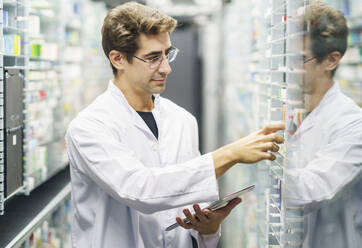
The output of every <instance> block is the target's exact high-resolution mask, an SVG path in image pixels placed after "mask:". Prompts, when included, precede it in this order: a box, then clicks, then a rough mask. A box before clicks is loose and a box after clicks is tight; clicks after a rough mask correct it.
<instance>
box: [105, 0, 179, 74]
mask: <svg viewBox="0 0 362 248" xmlns="http://www.w3.org/2000/svg"><path fill="white" fill-rule="evenodd" d="M176 25H177V21H176V20H175V19H173V18H172V17H170V16H168V15H165V14H163V13H161V12H159V11H158V10H156V9H153V8H151V7H148V6H145V5H142V4H139V3H136V2H127V3H124V4H122V5H119V6H117V7H115V8H113V9H111V10H110V11H109V12H108V14H107V16H106V17H105V18H104V23H103V27H102V47H103V51H104V53H105V54H106V56H107V58H108V59H109V57H108V56H109V52H110V51H112V50H117V51H120V52H122V53H124V54H125V55H126V59H127V61H128V62H129V63H132V58H133V55H134V54H135V52H136V51H137V50H138V48H139V44H138V37H139V35H140V33H143V34H146V35H149V34H150V35H157V34H159V33H163V32H168V33H172V32H173V30H174V29H175V27H176ZM111 66H112V70H113V74H114V75H115V74H116V73H117V69H116V68H115V67H114V66H113V65H112V63H111Z"/></svg>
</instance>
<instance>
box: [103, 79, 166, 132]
mask: <svg viewBox="0 0 362 248" xmlns="http://www.w3.org/2000/svg"><path fill="white" fill-rule="evenodd" d="M107 91H109V92H111V94H112V95H113V96H115V97H116V98H117V100H118V101H120V103H121V105H122V106H123V107H124V108H125V109H126V111H127V112H128V113H129V114H130V115H131V117H132V120H133V124H134V125H135V126H136V127H138V128H140V129H142V130H143V131H146V132H147V133H149V134H151V135H152V136H153V137H154V135H153V133H152V132H151V130H150V129H149V127H148V126H147V124H146V123H145V122H144V120H143V119H142V117H141V116H140V115H139V114H138V113H137V112H136V110H134V108H132V106H131V105H130V104H129V103H128V101H127V99H126V97H125V96H124V95H123V93H122V91H121V90H120V89H119V88H118V87H117V86H116V85H115V84H114V81H113V80H112V79H111V80H110V81H109V83H108V88H107ZM153 96H154V98H155V99H154V108H153V110H152V113H153V114H154V117H155V120H156V123H157V126H158V128H159V116H160V94H153Z"/></svg>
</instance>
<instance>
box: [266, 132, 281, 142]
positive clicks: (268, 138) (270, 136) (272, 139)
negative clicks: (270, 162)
mask: <svg viewBox="0 0 362 248" xmlns="http://www.w3.org/2000/svg"><path fill="white" fill-rule="evenodd" d="M265 141H269V142H275V143H277V144H282V143H283V142H284V137H283V136H281V135H279V134H276V133H271V134H268V135H267V136H266V137H265Z"/></svg>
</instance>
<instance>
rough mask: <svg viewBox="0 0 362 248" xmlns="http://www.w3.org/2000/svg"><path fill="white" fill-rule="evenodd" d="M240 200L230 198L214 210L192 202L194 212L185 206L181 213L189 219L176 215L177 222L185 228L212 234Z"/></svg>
mask: <svg viewBox="0 0 362 248" xmlns="http://www.w3.org/2000/svg"><path fill="white" fill-rule="evenodd" d="M240 202H241V198H235V199H233V200H231V201H230V202H229V203H228V204H227V205H226V206H225V207H223V208H219V209H217V210H215V211H211V210H210V209H201V208H200V206H199V205H198V204H194V205H193V208H194V210H195V214H192V213H191V212H190V210H189V209H187V208H185V209H184V210H183V213H184V214H185V216H186V218H187V219H188V220H189V223H186V222H188V221H186V222H185V221H184V220H183V219H182V218H180V217H176V221H177V223H178V224H179V225H180V226H181V227H183V228H185V229H194V230H196V231H198V232H199V233H200V234H213V233H216V232H217V230H219V226H220V224H221V222H222V221H223V220H224V219H225V218H226V217H227V216H228V215H229V214H230V212H231V210H232V209H233V208H234V207H236V205H238V204H239V203H240Z"/></svg>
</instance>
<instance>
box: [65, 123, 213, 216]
mask: <svg viewBox="0 0 362 248" xmlns="http://www.w3.org/2000/svg"><path fill="white" fill-rule="evenodd" d="M80 123H81V125H80ZM80 123H75V124H73V125H72V124H71V125H70V127H69V128H68V131H67V134H66V142H67V151H68V156H69V158H70V165H71V167H72V168H71V169H72V170H73V171H74V172H76V173H83V174H85V175H87V176H88V177H90V178H91V179H92V180H93V181H94V182H95V183H96V184H98V186H99V187H100V188H102V190H104V191H105V192H107V193H108V194H110V195H111V196H112V197H113V198H114V199H116V200H118V201H119V202H121V203H122V204H125V205H127V206H130V207H131V208H133V209H136V210H138V211H140V212H142V213H145V214H150V213H154V212H156V211H161V210H166V209H171V208H175V207H179V206H185V205H188V204H193V203H195V202H206V201H213V200H216V199H218V187H217V181H216V177H215V171H214V164H213V159H212V156H211V154H206V155H203V156H199V157H196V158H194V159H192V160H190V161H187V162H184V163H182V164H175V165H168V166H166V167H146V166H144V164H142V163H141V161H139V160H138V159H137V158H136V156H135V154H134V152H133V151H132V150H131V149H129V148H128V147H127V146H126V145H125V144H123V143H122V141H120V140H119V139H117V138H115V136H114V134H112V133H111V132H110V130H109V129H107V128H105V127H104V126H103V124H102V123H99V122H97V121H94V120H82V121H81V122H80Z"/></svg>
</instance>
